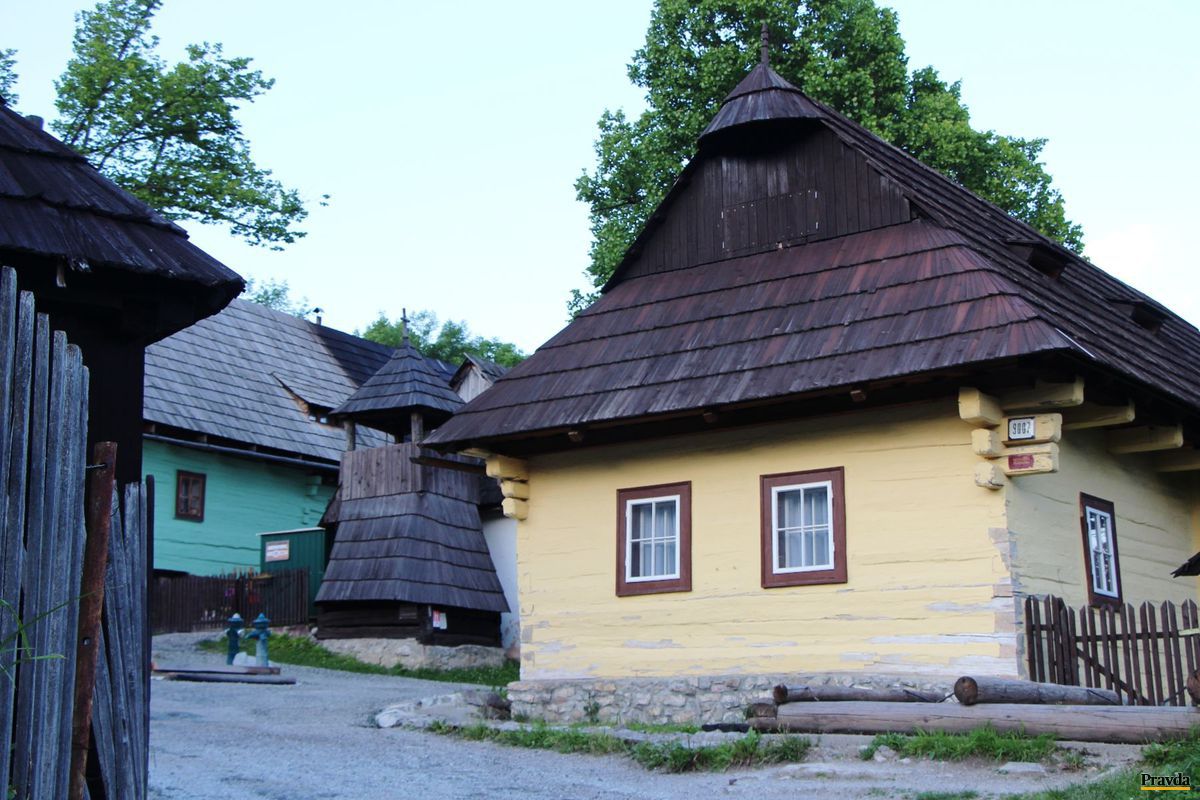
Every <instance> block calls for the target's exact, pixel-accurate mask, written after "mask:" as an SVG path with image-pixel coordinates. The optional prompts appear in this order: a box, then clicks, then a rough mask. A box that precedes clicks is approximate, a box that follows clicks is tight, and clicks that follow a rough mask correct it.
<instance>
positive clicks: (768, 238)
mask: <svg viewBox="0 0 1200 800" xmlns="http://www.w3.org/2000/svg"><path fill="white" fill-rule="evenodd" d="M685 180H687V181H688V183H687V185H686V186H684V187H683V188H682V189H681V190H679V193H678V195H677V196H676V197H675V199H674V201H673V202H672V203H670V204H669V205H667V206H664V207H662V208H660V209H659V213H660V214H666V217H665V218H664V219H663V220H662V221H661V224H660V225H659V226H658V227H657V228H655V229H654V230H653V231H652V232H651V233H650V234H649V235H648V236H647V237H646V239H645V240H644V241H643V242H642V243H641V252H640V253H638V254H637V256H636V259H635V260H634V261H632V262H631V263H630V264H629V265H628V267H627V269H626V271H625V273H624V274H625V276H626V277H633V276H636V275H648V274H652V273H656V272H666V271H668V270H673V269H680V268H683V267H689V266H694V265H696V264H704V263H707V262H710V261H718V260H721V259H724V258H732V257H735V256H743V255H749V254H751V253H759V252H763V251H766V250H773V249H775V248H776V247H778V246H780V245H783V246H788V245H793V244H799V243H802V242H806V241H816V240H818V239H828V238H832V237H835V236H843V235H845V234H848V233H855V232H857V231H864V230H869V229H871V228H879V227H883V226H886V225H894V224H896V223H900V222H907V221H908V220H909V219H910V218H911V213H910V210H909V207H908V201H907V200H906V199H905V198H904V197H903V196H902V195H901V193H900V189H899V187H898V186H897V185H896V184H894V183H893V182H891V181H890V180H888V179H886V178H884V177H883V176H882V175H880V174H879V173H878V172H877V171H875V169H874V168H873V167H871V166H870V165H869V164H868V163H867V162H866V160H865V159H864V158H863V157H862V156H861V155H859V154H858V153H857V152H855V151H853V150H851V149H850V148H848V147H846V146H845V145H844V144H842V142H841V141H840V140H839V139H838V138H837V137H836V136H834V134H833V133H831V132H830V131H828V130H826V129H824V128H821V129H816V130H814V131H812V132H811V133H809V134H808V135H807V136H805V137H803V138H801V139H799V140H793V141H791V142H789V143H788V144H786V145H784V146H782V147H774V148H771V149H766V148H763V149H757V148H756V149H753V150H749V151H743V152H739V153H734V152H725V153H722V154H720V155H715V156H713V157H711V158H709V159H706V160H704V161H703V162H701V163H699V164H698V166H697V168H696V169H695V170H694V171H693V172H692V173H691V174H690V177H689V178H685ZM652 224H653V221H652Z"/></svg>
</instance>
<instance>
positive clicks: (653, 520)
mask: <svg viewBox="0 0 1200 800" xmlns="http://www.w3.org/2000/svg"><path fill="white" fill-rule="evenodd" d="M691 590H692V484H691V483H690V482H684V483H667V484H660V485H658V486H639V487H637V488H635V489H620V490H618V491H617V596H618V597H625V596H627V595H636V594H656V593H658V592H690V591H691Z"/></svg>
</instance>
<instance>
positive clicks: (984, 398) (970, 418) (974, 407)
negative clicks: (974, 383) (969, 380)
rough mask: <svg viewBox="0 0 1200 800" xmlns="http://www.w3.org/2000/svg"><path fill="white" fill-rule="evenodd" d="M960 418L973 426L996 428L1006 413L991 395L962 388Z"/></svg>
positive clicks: (959, 403) (959, 395) (959, 405)
mask: <svg viewBox="0 0 1200 800" xmlns="http://www.w3.org/2000/svg"><path fill="white" fill-rule="evenodd" d="M958 416H959V418H960V419H961V420H962V421H963V422H967V423H970V424H971V425H975V426H977V427H982V428H994V427H996V426H997V425H999V424H1000V423H1001V422H1002V421H1003V420H1004V411H1003V410H1002V409H1001V408H1000V404H999V403H998V402H997V401H996V398H994V397H992V396H991V395H987V394H984V393H983V392H981V391H979V390H978V389H975V388H973V387H971V386H962V387H960V388H959V390H958Z"/></svg>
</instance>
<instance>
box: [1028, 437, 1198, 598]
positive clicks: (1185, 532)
mask: <svg viewBox="0 0 1200 800" xmlns="http://www.w3.org/2000/svg"><path fill="white" fill-rule="evenodd" d="M1154 455H1155V454H1130V455H1119V456H1118V455H1112V454H1110V453H1109V452H1108V451H1107V449H1106V448H1105V435H1104V431H1103V430H1100V429H1097V430H1076V431H1067V432H1065V433H1064V434H1063V439H1062V441H1061V442H1060V443H1059V471H1058V472H1057V473H1053V474H1048V475H1029V476H1025V477H1018V478H1013V479H1012V480H1011V482H1010V487H1009V489H1008V490H1007V506H1008V508H1007V515H1008V525H1009V528H1010V530H1011V531H1012V535H1013V538H1014V540H1015V541H1016V547H1015V551H1014V555H1013V582H1014V585H1015V587H1016V589H1017V591H1019V592H1021V593H1024V594H1053V595H1057V596H1059V597H1061V598H1063V599H1064V600H1066V601H1067V604H1068V605H1071V606H1074V607H1079V606H1081V605H1086V604H1087V599H1088V595H1087V580H1088V579H1087V572H1086V564H1085V560H1084V559H1085V558H1086V556H1085V554H1084V549H1083V534H1082V532H1081V531H1080V527H1079V494H1080V492H1084V493H1086V494H1090V495H1092V496H1094V497H1099V498H1101V499H1104V500H1108V501H1111V502H1112V503H1113V506H1114V510H1115V511H1116V515H1117V555H1118V563H1119V567H1120V574H1119V576H1118V580H1119V581H1120V584H1121V594H1122V598H1123V599H1124V600H1125V601H1126V602H1131V603H1133V604H1134V605H1137V604H1139V603H1141V602H1142V601H1144V600H1153V601H1156V602H1161V601H1163V600H1170V601H1172V602H1175V603H1179V602H1182V601H1184V600H1194V599H1197V582H1196V579H1195V578H1172V577H1171V570H1173V569H1175V568H1176V567H1178V566H1179V565H1180V564H1182V563H1183V562H1184V561H1187V560H1188V559H1189V558H1191V557H1192V555H1193V554H1194V553H1195V552H1196V551H1197V550H1200V536H1198V526H1197V516H1198V515H1200V480H1198V478H1200V474H1198V473H1194V472H1181V473H1156V472H1155V471H1154V469H1153V463H1154Z"/></svg>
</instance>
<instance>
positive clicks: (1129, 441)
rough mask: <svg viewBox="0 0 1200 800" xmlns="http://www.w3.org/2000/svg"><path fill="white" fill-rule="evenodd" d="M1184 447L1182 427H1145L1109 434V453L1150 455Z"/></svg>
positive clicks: (1125, 429)
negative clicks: (1158, 451)
mask: <svg viewBox="0 0 1200 800" xmlns="http://www.w3.org/2000/svg"><path fill="white" fill-rule="evenodd" d="M1179 447H1183V426H1182V425H1143V426H1142V427H1140V428H1122V429H1120V430H1115V431H1109V432H1108V452H1110V453H1117V454H1124V453H1149V452H1153V451H1155V450H1174V449H1176V448H1179Z"/></svg>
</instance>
